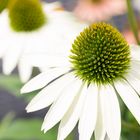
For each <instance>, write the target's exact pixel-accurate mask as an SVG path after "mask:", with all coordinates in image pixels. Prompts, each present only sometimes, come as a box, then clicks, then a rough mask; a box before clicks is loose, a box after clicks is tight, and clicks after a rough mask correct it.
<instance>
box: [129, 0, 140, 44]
mask: <svg viewBox="0 0 140 140" xmlns="http://www.w3.org/2000/svg"><path fill="white" fill-rule="evenodd" d="M127 9H128V19H129V23H130V26H131V29H132V31H133V34H134V37H135V39H136V41H137V43H138V44H139V45H140V40H139V35H138V26H137V22H136V18H135V14H134V10H133V7H132V3H131V0H127Z"/></svg>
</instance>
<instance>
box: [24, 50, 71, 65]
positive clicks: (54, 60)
mask: <svg viewBox="0 0 140 140" xmlns="http://www.w3.org/2000/svg"><path fill="white" fill-rule="evenodd" d="M26 58H27V59H28V60H30V61H29V63H30V64H31V65H33V66H35V67H60V66H61V67H62V66H69V65H70V63H69V61H68V57H67V56H62V55H61V54H55V53H53V54H50V53H48V52H46V54H45V53H43V54H42V53H36V54H29V55H26ZM44 60H46V61H45V63H44Z"/></svg>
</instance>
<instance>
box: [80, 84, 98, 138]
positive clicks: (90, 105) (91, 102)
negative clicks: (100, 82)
mask: <svg viewBox="0 0 140 140" xmlns="http://www.w3.org/2000/svg"><path fill="white" fill-rule="evenodd" d="M97 95H98V88H97V87H96V86H89V87H88V91H87V96H86V99H85V104H84V107H83V110H82V113H81V116H80V120H79V125H78V129H79V140H90V138H91V136H92V134H93V131H94V129H95V125H96V119H97Z"/></svg>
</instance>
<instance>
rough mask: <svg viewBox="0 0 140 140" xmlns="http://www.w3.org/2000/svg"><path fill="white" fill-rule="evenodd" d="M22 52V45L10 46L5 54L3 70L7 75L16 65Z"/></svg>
mask: <svg viewBox="0 0 140 140" xmlns="http://www.w3.org/2000/svg"><path fill="white" fill-rule="evenodd" d="M21 52H22V47H19V46H17V45H16V44H15V45H14V46H11V47H10V46H9V49H8V50H7V52H6V53H5V55H4V56H3V72H4V74H6V75H9V74H10V73H11V72H12V71H13V69H14V68H15V67H16V65H17V63H18V61H19V57H20V55H21Z"/></svg>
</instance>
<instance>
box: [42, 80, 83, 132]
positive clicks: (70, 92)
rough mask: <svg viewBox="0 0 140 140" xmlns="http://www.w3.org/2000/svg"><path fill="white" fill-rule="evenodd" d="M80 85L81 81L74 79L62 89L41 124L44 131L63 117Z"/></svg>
mask: <svg viewBox="0 0 140 140" xmlns="http://www.w3.org/2000/svg"><path fill="white" fill-rule="evenodd" d="M81 85H82V83H81V81H79V80H76V81H73V82H72V83H71V84H70V85H69V86H67V87H66V88H65V89H64V90H63V91H62V94H61V96H60V97H59V98H58V99H57V100H56V101H55V102H54V103H53V105H52V106H51V108H50V110H49V111H48V113H47V115H46V117H45V119H44V123H43V125H42V130H44V132H46V131H48V130H49V129H50V128H52V127H53V126H54V125H55V124H57V123H58V122H59V121H60V120H61V119H62V118H63V116H64V115H65V113H66V112H67V111H68V109H69V107H70V106H71V104H72V102H73V100H74V98H75V97H76V96H77V94H78V92H79V88H80V87H81Z"/></svg>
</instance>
